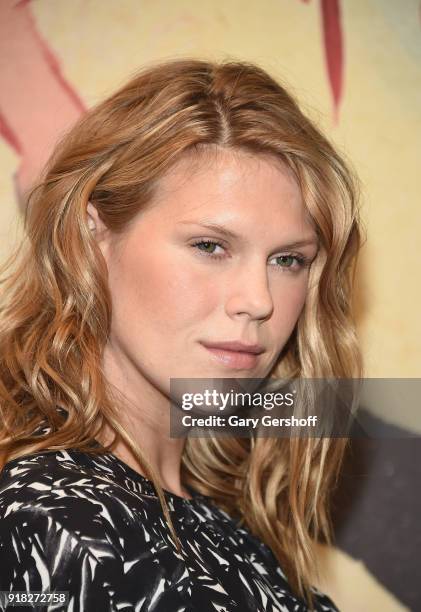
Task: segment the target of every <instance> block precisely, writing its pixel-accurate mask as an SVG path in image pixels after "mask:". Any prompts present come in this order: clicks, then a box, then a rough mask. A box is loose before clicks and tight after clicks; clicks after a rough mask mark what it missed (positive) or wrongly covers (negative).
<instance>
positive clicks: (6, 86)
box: [0, 0, 85, 200]
mask: <svg viewBox="0 0 421 612" xmlns="http://www.w3.org/2000/svg"><path fill="white" fill-rule="evenodd" d="M0 58H1V66H0V134H1V136H2V137H3V139H4V140H5V141H6V142H7V144H8V145H9V146H10V147H11V148H13V150H14V151H15V153H17V154H18V155H19V156H20V158H21V159H20V165H19V168H18V170H17V173H16V174H15V177H14V179H15V187H16V191H17V195H18V197H19V198H20V199H21V200H23V196H24V194H25V193H26V192H27V191H28V189H29V188H30V187H31V186H32V185H33V183H34V181H36V178H37V176H38V174H39V172H40V170H41V168H42V166H43V165H44V163H45V162H46V160H47V159H48V157H49V155H50V153H51V150H52V148H53V146H54V144H55V143H56V141H57V139H58V138H59V137H60V135H62V134H63V133H64V132H65V131H66V130H67V129H68V128H69V127H71V125H73V123H74V122H75V121H76V120H77V119H78V117H79V116H80V115H81V113H83V111H84V110H85V106H84V104H83V102H82V100H81V99H80V97H79V96H78V94H77V93H76V91H75V89H74V88H73V87H72V86H71V85H70V83H69V82H68V81H67V79H66V78H65V76H64V75H63V72H62V70H61V67H60V63H59V61H58V59H57V57H56V55H55V54H54V52H53V51H52V50H51V49H50V47H49V46H48V44H47V42H46V41H45V40H44V38H43V37H42V36H41V34H40V33H39V31H38V29H37V25H36V22H35V19H34V16H33V15H32V12H31V7H30V2H29V1H28V0H22V1H20V2H16V0H1V2H0Z"/></svg>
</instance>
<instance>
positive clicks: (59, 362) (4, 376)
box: [0, 58, 362, 606]
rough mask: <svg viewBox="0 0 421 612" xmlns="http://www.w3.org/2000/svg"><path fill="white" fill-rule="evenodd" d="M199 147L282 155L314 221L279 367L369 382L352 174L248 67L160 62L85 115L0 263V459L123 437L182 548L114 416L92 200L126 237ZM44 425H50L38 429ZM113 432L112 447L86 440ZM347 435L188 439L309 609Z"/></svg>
mask: <svg viewBox="0 0 421 612" xmlns="http://www.w3.org/2000/svg"><path fill="white" fill-rule="evenodd" d="M203 145H214V146H215V145H216V146H217V147H225V148H230V149H239V150H247V151H249V152H252V153H254V154H256V155H260V154H271V155H272V156H275V157H277V158H278V159H279V160H282V161H283V162H284V163H285V164H287V165H288V167H289V168H290V169H292V170H293V172H294V175H295V177H296V179H297V181H298V184H299V185H300V188H301V191H302V195H303V199H304V202H305V206H306V209H307V211H308V213H309V215H310V217H311V219H312V220H313V222H314V224H315V227H316V228H317V232H318V236H319V241H320V250H319V253H318V255H317V258H316V260H315V261H314V262H313V264H312V266H311V270H310V276H309V288H308V294H307V299H306V303H305V306H304V308H303V311H302V313H301V315H300V318H299V320H298V322H297V325H296V327H295V329H294V332H293V334H292V335H291V337H290V339H289V341H288V343H287V345H286V346H285V347H284V350H283V351H282V353H281V355H280V357H279V363H278V364H277V366H276V368H275V370H274V372H273V373H272V375H273V374H274V375H275V376H279V377H288V378H292V377H297V378H324V377H340V378H359V377H361V375H362V359H361V354H360V351H359V348H358V341H357V337H356V333H355V326H354V322H353V318H352V312H351V297H352V296H351V293H352V287H353V282H354V277H355V263H356V257H357V253H358V251H359V249H360V246H361V224H360V221H359V218H358V217H359V214H358V187H357V185H358V184H357V181H356V179H355V175H354V173H353V172H352V171H351V170H350V167H349V164H348V162H345V161H344V159H343V156H340V155H339V154H338V153H337V151H335V149H334V148H333V146H332V145H331V144H330V143H329V141H328V140H327V139H326V138H325V137H324V136H323V135H322V134H321V132H320V131H319V130H318V128H317V127H316V126H315V125H314V124H313V123H312V122H311V121H310V120H309V119H308V118H306V116H305V115H304V114H303V113H302V112H301V110H300V109H299V106H298V104H297V102H296V101H295V100H294V98H293V97H292V96H291V95H290V94H289V93H288V92H287V91H286V90H285V88H284V87H282V86H281V85H280V84H279V83H278V82H277V81H275V80H274V79H273V78H272V77H271V76H270V75H269V74H268V73H267V72H266V71H264V70H263V69H261V68H260V67H258V66H256V65H253V64H251V63H247V62H241V61H224V62H211V61H205V60H199V59H189V58H186V59H179V60H170V61H165V62H160V63H155V64H151V65H149V66H148V67H146V68H145V69H143V70H142V71H141V72H139V73H138V74H137V75H136V76H134V78H132V79H131V80H130V81H129V82H128V83H127V84H126V85H124V86H123V87H121V88H120V89H119V90H118V91H117V92H116V93H114V94H113V95H111V96H110V97H109V98H108V99H106V100H105V101H103V102H102V103H100V104H98V105H97V106H95V107H94V108H92V109H91V110H89V112H87V113H86V114H85V115H84V116H83V117H82V118H81V119H80V120H79V121H78V123H77V124H76V125H75V126H74V127H73V128H72V129H71V130H70V132H69V133H68V134H67V135H66V136H65V137H64V138H63V139H62V141H61V142H60V143H59V144H58V145H57V147H56V148H55V150H54V152H53V154H52V156H51V158H50V160H49V162H48V163H47V166H46V167H45V169H44V171H43V174H42V176H41V180H40V182H39V184H37V186H36V187H35V188H34V189H33V190H32V191H31V193H30V196H29V198H28V202H27V211H26V216H25V230H26V232H25V239H24V241H23V244H22V245H20V247H19V249H16V251H15V252H14V253H13V254H12V256H11V257H10V258H9V259H8V261H7V262H6V263H5V265H4V266H3V268H2V270H1V272H2V277H1V282H2V295H1V300H0V416H1V423H0V453H1V457H2V463H1V465H0V467H2V466H3V465H4V464H5V463H6V462H7V461H9V460H11V459H14V458H17V457H21V456H24V455H27V454H31V453H35V452H38V451H43V450H47V449H49V450H59V449H66V448H77V449H79V450H81V451H84V452H90V453H98V452H104V451H110V450H111V451H112V449H113V448H114V445H115V444H116V443H117V441H118V440H123V441H124V442H125V443H126V444H127V445H128V447H129V448H130V449H131V452H132V453H133V455H134V456H135V457H136V459H137V460H138V462H139V464H140V465H141V466H142V469H143V471H144V473H145V475H146V476H147V477H148V478H149V479H150V480H152V481H153V483H154V484H155V487H156V489H157V493H158V497H159V499H160V502H161V505H162V509H163V512H164V515H165V517H166V519H167V521H168V525H169V528H170V530H171V533H172V535H173V537H174V541H175V545H176V546H177V548H179V546H180V543H179V540H178V538H177V535H176V533H175V530H174V527H173V524H172V521H171V517H170V513H169V510H168V507H167V504H166V501H165V496H164V493H163V490H162V487H161V484H160V482H159V479H158V476H157V474H156V473H155V471H154V470H153V469H152V466H151V465H150V464H149V463H148V461H147V460H146V458H145V457H144V456H143V454H142V450H141V448H139V446H138V445H137V444H136V442H135V440H134V439H132V437H131V435H130V434H129V432H128V431H126V430H125V429H124V427H123V425H122V423H121V422H120V419H119V416H118V415H119V409H118V408H117V403H118V402H117V401H116V398H115V396H114V395H113V393H112V390H111V389H110V387H109V385H108V384H107V381H106V379H105V376H104V374H103V371H102V367H101V357H102V352H103V349H104V346H105V344H106V343H107V338H108V335H109V331H110V322H111V314H112V313H111V300H110V294H109V289H108V284H107V269H106V265H105V262H104V260H103V258H102V257H101V253H100V250H99V248H98V246H97V245H96V242H95V238H94V237H93V236H92V233H91V231H90V230H89V227H88V218H87V203H88V200H90V201H91V202H92V203H93V204H94V205H95V206H96V208H97V210H98V213H99V216H100V218H101V220H102V221H103V222H104V223H105V225H106V226H107V227H108V228H110V229H111V231H112V232H116V233H121V232H123V231H124V229H125V228H126V227H127V225H128V224H129V223H130V221H131V220H132V219H133V218H134V217H135V216H136V215H137V214H138V212H139V211H140V210H142V208H144V207H145V206H147V205H148V203H149V202H150V201H151V199H152V198H153V195H154V192H155V189H156V186H157V184H158V182H159V179H160V177H162V176H163V174H164V173H165V172H167V171H168V170H169V169H170V168H171V166H172V165H173V164H174V163H175V161H176V160H177V159H179V157H180V156H181V155H183V153H187V152H190V153H191V152H193V153H194V152H195V151H199V149H200V148H201V147H202V146H203ZM58 407H61V408H62V409H63V410H58V409H57V408H58ZM43 426H48V427H47V430H45V433H44V434H42V435H40V434H39V433H38V434H37V435H35V433H34V432H37V431H38V432H39V428H40V427H41V428H42V427H43ZM105 428H111V431H113V432H114V439H113V441H112V442H111V443H110V444H109V445H107V446H105V447H102V448H99V449H98V448H93V445H94V443H95V441H96V439H97V438H98V436H100V435H101V433H102V432H103V431H104V429H105ZM346 444H347V440H346V438H336V439H332V438H300V437H291V438H275V437H273V438H263V437H260V438H256V439H250V438H240V437H238V438H237V437H230V438H228V437H224V438H214V437H210V438H188V439H187V441H186V445H185V449H184V452H183V457H182V467H181V469H182V480H183V482H184V483H186V484H187V485H189V486H191V487H193V488H194V489H196V490H197V491H199V492H200V493H202V494H205V495H208V496H210V497H211V498H212V499H214V501H215V503H217V504H218V505H219V506H220V507H221V508H223V509H224V510H225V511H227V512H228V513H229V514H230V515H231V516H233V517H235V518H236V519H238V521H239V524H240V525H241V524H245V525H246V526H247V527H248V528H249V529H250V530H251V532H252V533H254V534H255V535H257V536H258V537H260V538H261V540H262V541H263V542H265V543H266V544H267V545H268V546H269V547H270V548H271V549H272V551H273V553H274V555H275V556H276V557H277V559H278V560H279V563H280V565H281V567H282V569H283V571H284V572H285V573H286V575H287V577H288V579H289V582H290V584H291V587H292V589H293V590H294V591H295V592H296V593H297V594H298V595H300V596H302V597H303V598H305V599H306V600H307V602H308V604H309V605H310V606H311V605H312V602H313V596H312V590H311V586H310V585H311V581H312V579H313V577H314V575H313V567H314V556H313V552H312V541H313V540H316V539H320V538H323V539H325V540H326V541H327V542H330V541H331V531H332V530H331V522H330V518H329V512H328V508H329V504H328V501H329V494H330V493H331V490H332V488H333V486H334V484H335V482H336V480H337V477H338V473H339V469H340V465H341V460H342V457H343V454H344V451H345V448H346Z"/></svg>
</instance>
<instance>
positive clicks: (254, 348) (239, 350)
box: [201, 341, 265, 370]
mask: <svg viewBox="0 0 421 612" xmlns="http://www.w3.org/2000/svg"><path fill="white" fill-rule="evenodd" d="M201 344H202V346H203V347H204V348H205V349H206V350H207V351H208V352H209V353H210V354H211V356H212V358H213V359H214V360H215V361H217V362H219V363H222V364H223V365H224V366H226V367H229V368H232V369H234V370H250V369H252V368H255V367H256V365H257V364H258V362H259V355H260V354H261V353H263V352H264V350H265V349H264V348H263V347H262V346H260V345H256V344H244V343H241V342H237V341H234V342H215V343H214V342H201Z"/></svg>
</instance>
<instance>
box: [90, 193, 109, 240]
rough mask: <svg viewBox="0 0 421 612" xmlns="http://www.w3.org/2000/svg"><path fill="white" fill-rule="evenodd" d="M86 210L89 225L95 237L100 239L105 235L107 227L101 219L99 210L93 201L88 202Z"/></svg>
mask: <svg viewBox="0 0 421 612" xmlns="http://www.w3.org/2000/svg"><path fill="white" fill-rule="evenodd" d="M86 212H87V216H88V227H89V229H90V230H91V232H92V233H93V234H94V236H95V238H96V239H97V240H98V241H99V240H101V239H102V237H103V236H104V235H105V233H106V230H107V227H106V225H105V224H104V223H103V222H102V221H101V219H100V217H99V214H98V211H97V209H96V207H95V206H94V205H93V204H92V202H88V206H87V209H86Z"/></svg>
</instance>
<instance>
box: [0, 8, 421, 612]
mask: <svg viewBox="0 0 421 612" xmlns="http://www.w3.org/2000/svg"><path fill="white" fill-rule="evenodd" d="M13 4H15V3H13V2H10V1H9V0H3V4H2V8H0V11H3V12H5V11H6V8H7V7H9V8H10V7H11V6H12V5H13ZM325 4H329V3H325ZM331 4H332V3H331ZM334 4H336V3H335V2H333V5H334ZM338 5H339V6H340V9H341V24H342V34H343V44H344V72H343V93H342V101H341V104H340V106H339V112H338V120H337V121H336V122H335V120H334V110H333V102H332V94H331V90H330V86H329V80H328V75H327V69H326V58H325V48H324V40H323V34H322V27H321V25H322V21H321V6H322V3H320V2H317V1H315V0H313V1H309V2H305V1H300V0H263V1H262V2H256V1H252V0H224V1H222V0H201V1H200V2H197V1H195V0H176V1H174V0H154V1H152V0H119V1H114V0H72V1H69V0H54V1H52V0H37V1H35V2H31V3H30V7H29V9H28V10H30V12H31V14H32V17H33V24H32V25H33V27H34V28H35V29H36V30H37V32H38V34H39V35H40V36H41V37H42V38H43V41H44V43H45V44H46V45H47V46H48V47H49V49H50V50H51V52H52V53H53V54H54V57H55V58H56V60H57V61H58V62H59V67H60V70H61V74H62V76H63V77H64V79H65V80H66V83H67V85H68V86H69V87H70V88H71V89H72V90H73V91H74V92H76V93H77V95H78V96H79V97H80V99H81V101H82V102H83V104H84V105H85V106H86V107H89V106H91V105H92V104H94V103H95V102H97V101H98V100H100V99H101V98H103V97H104V96H106V95H107V94H109V93H110V92H112V91H113V90H114V89H115V88H116V86H118V85H120V84H121V83H123V82H124V81H125V80H126V79H127V78H128V77H129V76H130V75H131V74H132V73H133V72H135V71H136V69H137V68H138V67H140V66H142V65H143V64H144V63H147V62H149V61H152V60H157V59H160V58H169V57H174V56H185V55H190V56H196V57H205V58H215V59H219V58H224V59H227V58H231V59H246V60H251V61H254V62H258V63H259V64H261V65H262V66H263V67H264V68H266V69H268V70H269V71H270V72H271V73H272V74H273V75H274V76H276V77H278V78H279V79H280V80H281V81H283V82H284V83H285V84H286V85H287V86H289V88H290V89H291V90H292V92H293V93H295V95H296V96H298V98H299V100H300V101H301V103H302V106H303V108H304V110H306V111H307V113H308V114H309V115H310V116H311V117H312V118H313V119H314V120H315V121H316V122H317V123H318V124H319V125H320V126H321V127H322V128H323V129H324V130H325V131H326V132H327V133H328V135H329V136H330V137H331V138H332V139H333V141H334V142H335V143H336V144H337V145H338V147H339V148H340V149H341V150H342V151H343V152H344V154H345V155H346V156H347V157H348V159H349V160H350V161H351V162H352V163H353V165H354V167H355V169H356V170H357V173H358V174H359V176H360V178H361V182H362V196H363V207H362V215H363V219H364V223H365V226H366V231H367V238H368V239H367V243H366V245H365V246H364V249H363V251H362V254H361V258H360V267H359V274H358V291H357V293H356V295H355V305H356V311H357V316H358V329H359V333H360V337H361V342H362V346H363V351H364V355H365V361H366V375H367V376H368V377H388V378H395V377H420V375H421V317H420V314H419V312H420V303H421V286H420V285H421V283H420V264H421V248H420V243H421V240H420V234H421V199H420V174H421V172H420V170H421V113H420V109H421V21H420V11H419V8H420V7H419V2H418V0H404V1H403V2H400V1H397V0H394V1H393V0H386V1H384V0H352V1H348V2H342V3H339V2H338ZM6 12H7V11H6ZM9 16H10V14H9ZM10 23H11V24H12V25H9V26H8V25H7V23H6V21H3V26H1V27H2V28H3V31H4V28H6V29H7V28H8V27H9V28H10V27H18V26H14V25H13V23H14V22H13V23H12V22H10ZM19 27H20V26H19ZM28 27H29V26H28ZM31 27H32V26H31ZM19 32H22V30H19ZM9 33H10V31H9ZM12 38H13V37H12ZM14 38H18V39H19V36H15V37H14ZM4 40H5V38H3V41H4ZM15 43H16V41H14V42H13V41H12V45H14V44H15ZM1 44H3V45H4V44H5V43H4V42H3V43H0V46H1ZM19 44H20V42H19V40H18V42H17V43H16V45H17V47H18V46H19ZM17 47H16V49H17ZM10 48H11V47H10ZM0 50H1V49H0ZM13 53H14V52H13ZM16 53H19V49H17V50H16ZM30 55H31V54H30V53H29V52H28V53H27V55H26V56H25V57H27V62H28V66H27V68H28V74H30V61H31V57H30ZM0 57H1V62H2V66H1V70H2V71H3V74H6V73H7V79H6V80H5V81H4V80H3V83H2V87H4V88H3V91H2V94H1V97H0V113H1V114H2V115H3V116H6V118H7V114H8V110H7V108H6V110H5V108H4V107H3V103H4V104H5V105H6V106H7V102H8V100H7V95H8V92H9V91H10V92H12V94H10V95H13V96H14V97H15V98H16V99H19V100H20V99H21V98H22V87H25V85H24V84H21V82H20V81H19V78H20V77H19V74H22V72H21V71H20V72H19V70H18V71H16V70H15V71H13V68H14V67H13V61H14V59H13V54H12V57H11V58H9V59H8V55H7V49H6V55H5V53H4V48H3V53H2V54H0ZM8 62H9V64H8ZM10 62H11V63H10ZM33 75H36V73H35V72H34V73H33ZM33 78H35V76H33ZM14 79H15V81H14ZM28 79H29V80H28V81H27V82H28V83H29V85H30V80H31V77H30V76H29V77H28ZM6 85H7V87H6ZM32 86H34V83H32ZM33 95H34V98H33V99H34V107H33V108H34V110H33V113H34V117H33V121H32V125H35V124H37V125H39V121H38V119H37V118H38V117H39V116H41V115H42V105H41V106H40V102H39V100H38V102H36V96H35V93H34V94H33ZM19 96H20V97H19ZM9 101H10V100H9ZM16 104H17V103H16V102H15V101H14V102H13V107H14V108H13V109H12V111H10V112H11V113H12V114H13V113H14V112H17V111H16ZM35 104H38V107H37V108H36V109H35ZM18 106H19V104H18ZM19 108H20V107H19ZM66 108H67V107H66ZM66 108H65V103H64V102H62V103H61V102H60V103H59V104H58V107H57V117H58V119H57V121H56V124H55V119H54V115H50V116H49V117H48V122H46V124H45V126H44V127H43V130H41V129H39V131H38V132H37V131H36V129H35V130H34V133H33V135H32V133H31V138H30V139H29V141H30V142H32V145H33V144H34V140H35V141H36V142H37V145H38V155H39V159H40V160H41V159H44V158H45V157H46V156H47V155H48V151H49V150H50V148H51V145H52V142H53V140H54V138H55V134H58V133H59V131H60V129H63V125H64V123H65V121H64V120H63V122H62V124H61V123H60V120H59V117H60V116H61V115H60V113H62V116H63V117H64V115H65V116H66V117H67V122H68V124H70V123H71V117H72V112H74V113H75V116H76V115H77V112H76V110H75V108H76V107H75V106H73V111H69V110H68V109H67V110H66ZM28 109H29V110H28ZM31 112H32V111H31V110H30V107H28V101H27V100H26V106H23V107H22V109H21V110H20V114H19V113H17V116H15V115H13V117H12V119H11V122H12V123H13V122H14V121H15V122H16V125H14V127H15V129H16V130H17V131H19V125H20V126H21V128H20V129H22V130H23V131H25V130H27V129H28V128H27V127H25V126H26V125H27V123H25V122H26V121H27V122H28V123H31V116H30V113H31ZM36 113H38V114H37V115H36ZM66 113H67V114H66ZM46 115H47V113H46V111H45V112H44V115H43V116H44V117H46ZM22 126H23V127H22ZM26 133H28V132H26ZM43 134H45V139H44V138H43ZM28 146H30V145H28ZM22 159H23V156H22V155H20V154H19V153H17V151H16V150H15V149H14V148H13V147H12V146H10V142H8V141H7V139H3V140H0V167H1V170H2V172H1V176H0V203H1V204H0V261H1V260H4V258H5V257H6V256H7V254H8V253H9V251H10V249H11V247H12V245H13V243H14V242H15V240H16V239H18V238H19V236H20V232H21V229H20V221H19V212H18V204H17V198H16V192H15V184H14V181H13V175H14V174H15V173H17V172H18V171H19V168H20V167H21V164H22ZM21 172H23V171H22V167H21ZM28 173H29V174H30V170H28ZM16 180H17V179H16ZM372 409H373V410H375V411H377V412H378V413H379V414H381V415H382V417H384V418H385V419H387V420H388V421H390V422H392V423H397V424H403V425H405V426H407V427H409V428H412V429H413V430H418V431H421V425H420V418H419V415H418V412H417V410H413V411H412V414H411V415H408V414H407V413H404V414H401V412H400V411H399V410H397V409H396V402H395V401H393V402H390V401H389V402H388V398H383V401H382V402H381V405H379V403H375V405H373V406H372ZM340 561H341V562H342V563H345V565H346V562H345V561H344V559H343V558H342V559H341V560H340ZM347 562H348V563H351V565H352V563H353V562H352V560H350V559H348V561H347ZM338 563H339V562H338ZM345 565H344V567H345ZM336 567H342V566H341V565H340V563H339V565H337V566H336ZM352 567H353V571H355V572H356V571H357V569H358V568H357V566H355V565H354V566H352ZM358 567H359V566H358ZM359 569H361V568H359ZM357 573H358V572H357ZM373 580H374V579H373ZM328 582H329V581H328ZM339 583H340V580H339ZM330 584H331V585H332V584H333V578H332V573H331V579H330ZM361 584H362V583H361ZM338 588H339V595H338V599H342V600H343V602H345V603H344V605H347V606H348V607H344V609H348V610H352V611H353V612H355V610H360V609H361V610H362V609H363V608H360V607H352V597H353V596H354V597H355V592H354V595H353V594H352V590H354V591H355V589H349V587H348V591H349V592H348V593H347V586H346V580H345V582H344V584H340V586H339V587H338ZM366 588H367V589H368V587H367V586H366ZM373 589H374V591H373V592H374V593H376V590H375V588H374V587H373ZM367 592H368V591H367ZM378 593H380V590H379V591H378ZM378 597H379V598H380V597H384V598H386V599H385V601H386V600H387V601H388V602H389V604H388V605H389V607H387V605H386V604H384V602H383V603H382V604H381V605H380V601H383V600H380V599H378V600H377V601H378V606H380V607H370V608H364V609H367V610H371V609H372V610H380V609H381V610H382V611H383V610H398V609H401V608H400V606H399V605H398V604H397V603H396V601H394V600H393V598H392V597H391V596H390V598H389V595H387V593H385V592H383V594H382V595H381V596H380V595H378ZM347 598H348V599H347ZM355 605H356V604H355ZM358 605H359V604H358ZM373 605H374V606H376V605H377V604H373Z"/></svg>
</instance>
